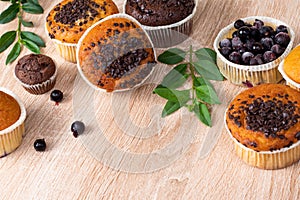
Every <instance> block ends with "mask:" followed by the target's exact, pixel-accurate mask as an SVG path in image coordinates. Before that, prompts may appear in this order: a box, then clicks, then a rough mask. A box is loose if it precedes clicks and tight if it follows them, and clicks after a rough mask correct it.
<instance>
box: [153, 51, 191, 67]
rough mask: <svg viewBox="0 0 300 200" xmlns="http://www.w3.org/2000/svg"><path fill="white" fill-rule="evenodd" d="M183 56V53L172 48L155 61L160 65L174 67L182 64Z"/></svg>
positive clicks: (184, 54)
mask: <svg viewBox="0 0 300 200" xmlns="http://www.w3.org/2000/svg"><path fill="white" fill-rule="evenodd" d="M185 56H186V52H185V51H183V50H181V49H178V48H172V49H169V50H167V51H165V52H163V53H162V54H160V55H159V56H158V58H157V59H158V61H159V62H161V63H164V64H168V65H175V64H178V63H180V62H182V61H183V60H184V58H185Z"/></svg>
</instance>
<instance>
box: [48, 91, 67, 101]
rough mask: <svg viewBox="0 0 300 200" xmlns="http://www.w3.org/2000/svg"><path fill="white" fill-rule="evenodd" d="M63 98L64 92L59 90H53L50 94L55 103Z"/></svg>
mask: <svg viewBox="0 0 300 200" xmlns="http://www.w3.org/2000/svg"><path fill="white" fill-rule="evenodd" d="M63 98H64V94H63V93H62V91H60V90H53V91H52V92H51V94H50V99H51V101H54V102H55V103H56V105H58V103H59V102H61V101H62V100H63Z"/></svg>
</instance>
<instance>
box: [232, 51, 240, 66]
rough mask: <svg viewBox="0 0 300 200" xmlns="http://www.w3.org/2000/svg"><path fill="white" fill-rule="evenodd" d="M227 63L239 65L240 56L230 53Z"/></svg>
mask: <svg viewBox="0 0 300 200" xmlns="http://www.w3.org/2000/svg"><path fill="white" fill-rule="evenodd" d="M229 61H231V62H233V63H236V64H240V63H241V54H240V53H239V52H236V51H234V52H232V53H231V54H230V55H229Z"/></svg>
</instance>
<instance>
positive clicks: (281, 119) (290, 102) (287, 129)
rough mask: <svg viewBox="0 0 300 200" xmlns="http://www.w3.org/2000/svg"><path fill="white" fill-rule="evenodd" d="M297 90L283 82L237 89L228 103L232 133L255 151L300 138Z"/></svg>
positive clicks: (276, 147) (227, 117) (268, 149)
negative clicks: (282, 83)
mask: <svg viewBox="0 0 300 200" xmlns="http://www.w3.org/2000/svg"><path fill="white" fill-rule="evenodd" d="M299 119H300V93H299V92H298V91H296V90H294V89H292V88H290V87H288V86H286V85H280V84H263V85H259V86H256V87H253V88H250V89H248V90H245V91H243V92H241V93H240V94H239V95H237V96H236V97H235V99H234V100H233V101H232V102H231V103H230V105H229V106H228V110H227V112H226V124H227V126H228V129H229V131H230V132H231V134H232V136H233V137H234V138H235V139H236V140H237V141H238V142H240V143H241V144H243V145H244V146H246V147H248V148H251V149H253V150H255V151H274V150H279V149H281V148H284V147H289V146H291V145H292V144H294V143H296V142H298V141H299V140H300V120H299Z"/></svg>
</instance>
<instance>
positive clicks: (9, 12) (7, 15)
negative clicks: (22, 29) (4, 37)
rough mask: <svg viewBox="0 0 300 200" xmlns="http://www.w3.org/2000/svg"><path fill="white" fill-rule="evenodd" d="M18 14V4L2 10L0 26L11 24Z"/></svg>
mask: <svg viewBox="0 0 300 200" xmlns="http://www.w3.org/2000/svg"><path fill="white" fill-rule="evenodd" d="M18 12H19V6H18V4H12V5H10V6H9V7H8V8H7V9H6V10H4V11H3V12H2V13H1V14H0V24H6V23H8V22H11V21H12V20H14V19H15V18H16V17H17V14H18Z"/></svg>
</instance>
